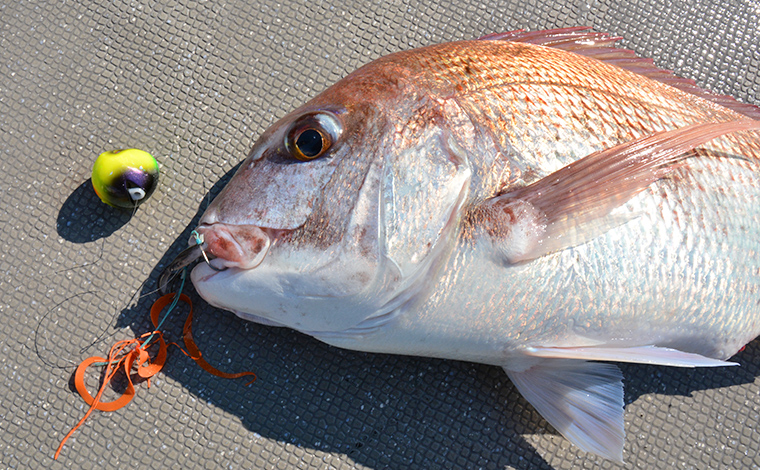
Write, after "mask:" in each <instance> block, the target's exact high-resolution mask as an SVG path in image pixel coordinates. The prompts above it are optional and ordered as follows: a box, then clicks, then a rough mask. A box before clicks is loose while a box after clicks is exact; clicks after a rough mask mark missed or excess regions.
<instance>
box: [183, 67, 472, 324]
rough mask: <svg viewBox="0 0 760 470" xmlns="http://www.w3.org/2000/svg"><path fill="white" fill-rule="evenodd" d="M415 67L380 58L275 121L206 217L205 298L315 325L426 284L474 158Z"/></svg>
mask: <svg viewBox="0 0 760 470" xmlns="http://www.w3.org/2000/svg"><path fill="white" fill-rule="evenodd" d="M408 75H409V71H408V70H407V69H404V68H403V67H401V66H400V65H399V63H398V61H395V62H394V61H393V60H391V61H390V62H388V58H385V59H384V60H382V61H380V63H371V64H369V65H368V66H365V67H364V68H362V69H359V70H357V71H356V72H354V73H353V74H351V75H349V76H348V77H346V78H344V79H343V80H341V81H339V82H338V83H336V84H335V85H333V86H332V87H330V88H328V89H327V90H325V91H324V92H323V93H322V94H321V95H319V96H317V97H316V98H314V99H313V100H311V101H310V102H308V103H306V104H305V105H303V106H302V107H300V108H298V109H296V110H295V111H293V112H291V113H290V114H288V115H286V116H285V117H283V118H282V119H281V120H279V121H278V122H277V123H275V124H274V125H273V126H272V127H270V128H269V129H268V130H267V131H266V132H264V134H263V135H262V136H261V137H260V138H259V140H258V141H257V142H256V143H255V145H254V146H253V148H252V150H251V152H250V154H249V156H248V157H247V158H246V160H245V161H244V162H243V163H242V164H241V166H240V168H239V169H238V171H237V172H236V174H235V175H234V176H233V178H232V179H231V180H230V181H229V183H228V184H227V185H226V187H225V188H224V189H223V190H222V192H221V193H220V194H219V195H218V196H217V197H216V198H215V199H214V201H213V202H212V203H211V204H210V205H209V207H208V209H207V210H206V212H205V213H204V214H203V216H202V217H201V220H200V224H199V227H198V228H197V232H198V233H199V234H200V235H202V237H203V240H204V241H203V247H204V250H205V252H206V253H207V254H209V255H211V258H213V259H211V261H210V263H209V264H204V263H201V264H199V265H197V266H196V267H195V268H194V270H193V273H192V281H193V283H194V285H195V287H196V289H197V290H198V292H199V293H200V295H201V296H202V297H204V298H205V299H206V300H207V301H208V302H209V303H211V304H212V305H215V306H218V307H221V308H225V309H228V310H232V311H234V312H236V313H238V314H239V315H240V316H243V317H244V318H248V319H252V320H255V321H260V322H262V323H268V324H277V325H283V326H288V327H291V328H294V329H297V330H300V331H305V332H312V333H316V332H338V331H344V330H347V329H350V328H352V327H356V326H357V325H359V324H361V322H363V321H365V320H367V319H370V318H373V317H377V316H378V315H382V314H383V312H387V311H389V310H392V309H393V308H395V307H397V306H398V305H399V304H400V303H402V302H403V301H405V300H408V298H410V297H412V296H413V291H414V290H415V289H414V287H413V286H417V285H419V284H420V283H419V282H418V281H419V280H420V279H421V278H423V277H424V276H422V275H421V273H422V272H424V271H426V270H427V269H429V267H430V266H431V265H432V264H433V263H431V260H432V259H433V258H434V256H431V254H432V253H433V252H435V251H436V246H437V245H438V242H439V241H440V240H442V239H444V238H447V239H448V238H450V237H447V236H444V232H446V233H448V232H447V230H448V231H450V230H449V229H450V228H451V226H452V225H453V220H454V217H453V216H452V211H454V210H455V209H456V207H454V206H457V207H458V204H460V203H461V199H462V193H463V187H464V186H465V181H466V179H467V177H468V175H469V169H468V167H467V165H466V164H465V162H463V161H462V158H461V155H459V154H457V155H452V153H456V152H452V148H453V147H456V146H455V145H454V144H452V143H451V142H450V140H451V139H449V138H448V135H449V134H448V133H447V131H446V130H445V129H444V127H445V126H442V123H441V122H440V119H438V118H440V113H438V114H436V113H435V112H431V111H419V109H418V108H426V106H428V105H420V103H421V102H423V101H424V102H426V103H428V104H429V103H432V101H431V100H429V99H422V98H420V96H419V94H415V93H412V92H410V90H409V87H410V86H411V85H410V84H411V83H413V80H404V76H408ZM407 78H408V77H407ZM433 107H435V108H436V109H437V108H438V107H440V105H435V106H433ZM431 113H432V114H431ZM431 115H434V116H438V118H434V119H431V118H429V116H431ZM192 243H193V242H192V240H191V244H192Z"/></svg>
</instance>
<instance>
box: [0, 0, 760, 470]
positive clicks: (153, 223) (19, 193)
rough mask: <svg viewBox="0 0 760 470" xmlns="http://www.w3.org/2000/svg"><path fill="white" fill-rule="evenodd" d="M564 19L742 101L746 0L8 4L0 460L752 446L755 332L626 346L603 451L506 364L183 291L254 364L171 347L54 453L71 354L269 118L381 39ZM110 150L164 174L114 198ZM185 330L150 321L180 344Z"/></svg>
mask: <svg viewBox="0 0 760 470" xmlns="http://www.w3.org/2000/svg"><path fill="white" fill-rule="evenodd" d="M97 3H100V4H99V5H98V4H97ZM579 24H581V25H589V26H593V27H594V28H595V29H596V30H597V31H606V32H610V33H612V34H615V35H619V36H623V37H624V38H625V41H624V42H623V45H624V46H625V47H628V48H631V49H634V50H636V51H637V52H638V53H639V54H640V55H643V56H650V57H653V58H654V59H655V60H656V62H657V64H659V65H660V66H662V67H665V68H671V69H675V70H676V72H677V73H678V74H680V75H681V76H684V77H688V78H693V79H696V80H697V81H698V83H699V84H700V85H701V86H703V87H706V88H709V89H712V90H713V91H715V92H719V93H725V94H730V95H733V96H735V97H737V98H739V99H741V100H743V101H746V102H751V103H754V104H760V26H759V25H760V2H758V1H757V0H728V1H722V0H704V1H701V0H687V1H684V2H670V1H665V0H634V1H622V0H577V1H568V2H553V1H547V0H539V1H538V2H527V1H521V0H511V1H495V0H484V1H474V0H455V1H453V2H443V1H438V2H435V1H421V2H418V1H411V0H409V1H393V2H371V1H364V2H362V1H343V0H341V1H336V0H327V1H321V0H311V1H302V0H297V1H293V0H284V1H273V0H261V1H256V2H252V1H248V2H243V1H226V2H224V1H200V2H183V1H165V2H140V1H131V2H127V1H116V2H70V1H67V2H44V1H37V2H22V1H12V2H4V3H2V4H1V5H0V234H1V235H2V248H0V293H1V295H2V297H1V299H0V466H1V467H2V468H19V469H26V468H61V467H66V468H78V469H80V468H81V469H96V468H97V469H105V468H188V469H191V468H272V469H286V468H303V469H305V468H315V469H316V468H319V469H353V468H366V469H384V468H390V469H435V468H455V469H469V468H487V469H496V468H498V469H501V468H521V469H527V468H539V469H549V468H556V469H571V468H629V469H630V468H637V469H650V468H694V469H707V468H716V469H717V468H758V467H760V455H759V452H760V451H759V449H760V396H759V393H760V379H758V375H760V342H758V341H755V342H753V343H751V344H750V345H748V347H747V348H746V349H745V350H744V351H743V352H742V353H740V354H739V355H738V356H737V357H736V360H737V361H739V362H741V363H742V367H733V368H719V369H703V370H686V369H675V368H665V367H648V366H633V365H631V366H622V369H623V372H624V374H625V377H626V380H625V385H626V395H625V402H626V413H625V420H626V430H627V436H626V445H625V459H626V461H627V465H626V466H620V465H617V464H614V463H612V462H608V461H604V460H602V459H600V458H597V457H594V456H591V455H587V454H585V453H583V452H581V451H579V450H578V449H577V448H575V447H573V446H571V445H570V444H569V443H568V441H566V440H565V439H564V438H562V437H561V436H559V435H558V434H556V432H555V431H554V430H552V429H551V427H550V426H548V425H547V424H546V422H545V421H543V419H542V418H541V417H540V416H539V415H538V414H537V413H536V411H534V410H533V408H532V407H531V406H529V405H528V404H527V403H526V402H525V401H524V400H523V399H522V398H521V397H520V396H519V395H518V393H517V391H516V390H515V388H514V386H513V385H512V384H511V383H510V382H509V380H508V379H507V378H506V376H505V375H504V373H503V372H502V371H501V369H499V368H496V367H491V366H484V365H478V364H470V363H461V362H454V361H443V360H432V359H421V358H410V357H396V356H385V355H372V354H362V353H356V352H351V351H343V350H338V349H336V348H332V347H329V346H326V345H324V344H321V343H319V342H317V341H315V340H313V339H311V338H308V337H306V336H303V335H301V334H298V333H295V332H293V331H290V330H285V329H277V328H270V327H264V326H258V325H255V324H250V323H246V322H244V321H242V320H240V319H238V318H236V317H235V316H234V315H232V314H230V313H227V312H224V311H221V310H218V309H214V308H212V307H210V306H208V305H207V304H206V303H205V302H203V301H202V300H201V299H200V298H198V296H197V295H196V294H195V293H194V291H193V290H192V289H190V293H191V296H192V298H193V300H194V303H195V316H196V318H195V323H194V334H195V338H196V340H197V342H198V343H199V346H200V347H201V349H202V351H203V353H204V355H205V357H206V358H207V359H208V360H209V361H210V362H212V363H214V364H216V365H218V366H219V367H221V368H223V369H225V370H230V371H239V370H249V369H250V370H254V371H255V372H256V373H257V374H258V381H257V382H256V383H255V384H254V385H252V386H250V387H246V386H245V385H244V384H245V380H244V379H238V380H224V379H219V378H216V377H213V376H211V375H209V374H207V373H205V372H204V371H202V370H201V369H199V368H198V367H196V366H195V364H194V363H193V362H192V361H191V360H190V359H188V358H187V357H185V356H184V355H183V354H181V353H180V352H179V351H178V350H177V349H172V350H171V352H170V357H169V361H168V365H167V367H166V368H165V370H164V371H163V372H161V373H160V374H159V375H158V376H157V377H156V378H155V379H153V381H152V383H151V387H150V388H147V386H146V384H142V385H140V386H139V387H138V388H139V389H138V392H137V396H136V398H135V399H134V401H133V402H132V403H131V404H130V405H129V406H127V407H126V408H124V409H122V410H119V411H117V412H113V413H101V412H97V413H95V414H94V415H93V416H92V417H91V418H90V419H89V420H88V421H87V423H86V424H85V425H84V426H83V427H82V428H81V429H80V430H79V431H77V432H76V433H75V434H74V436H73V437H72V438H71V439H70V440H69V441H68V442H67V444H66V446H65V447H64V449H63V452H62V454H61V457H60V458H59V460H57V461H54V460H52V456H53V453H54V452H55V449H56V447H57V446H58V444H59V442H60V441H61V439H62V438H63V436H64V435H65V434H66V433H67V432H68V430H69V429H70V428H71V427H72V426H73V425H74V424H76V422H77V421H78V420H79V419H80V418H81V416H82V415H83V414H84V412H85V410H86V406H85V404H84V403H83V401H82V400H81V399H80V398H79V397H78V396H77V395H75V393H74V392H73V391H72V385H71V377H72V373H73V370H74V364H76V363H78V362H79V361H80V360H82V359H83V358H85V357H87V356H91V355H103V354H105V352H106V351H107V348H108V346H110V345H111V344H112V343H113V342H114V341H116V340H119V339H126V338H131V337H134V336H135V335H139V334H142V333H144V332H146V331H148V329H149V323H148V310H149V308H150V304H151V303H152V302H153V300H155V298H156V297H157V295H156V294H155V293H154V292H153V290H154V288H155V283H156V279H157V277H158V274H159V272H160V271H161V269H162V268H163V267H165V266H166V265H167V263H168V262H169V261H170V260H171V259H172V258H173V257H174V256H175V255H176V254H177V253H178V252H179V251H180V250H181V249H182V247H184V246H185V244H186V242H187V239H188V235H189V232H190V230H192V228H193V227H194V226H195V224H196V222H197V217H198V216H199V214H200V211H202V209H203V207H204V204H205V203H204V197H205V196H206V195H207V194H209V192H211V193H212V194H215V193H216V192H218V190H219V188H220V185H219V183H218V182H219V180H220V179H221V178H223V177H224V176H225V175H226V174H227V173H228V172H229V171H230V170H231V169H232V168H233V167H234V166H235V165H236V164H237V162H239V161H240V160H242V158H243V157H244V156H245V155H246V154H247V151H248V149H249V148H250V146H251V145H252V143H253V142H254V140H255V139H256V138H257V136H259V135H260V134H261V132H263V130H264V129H266V127H267V126H268V125H270V124H271V123H273V122H274V121H275V120H276V119H277V118H278V117H280V116H282V115H284V114H285V113H286V112H288V111H289V110H291V109H293V108H294V107H296V106H297V105H298V104H300V103H302V102H304V101H305V100H307V99H308V98H309V97H311V96H314V95H315V94H317V93H318V92H320V91H321V90H323V89H324V88H325V87H326V86H328V85H329V84H331V83H333V82H334V81H336V80H337V79H339V78H340V77H342V76H344V75H345V74H346V73H348V72H349V71H351V70H353V69H355V68H357V67H358V66H360V65H362V64H364V63H366V62H368V61H370V60H372V59H374V58H377V57H379V56H381V55H384V54H387V53H389V52H394V51H398V50H402V49H408V48H413V47H417V46H422V45H427V44H432V43H438V42H444V41H450V40H457V39H466V38H473V37H478V36H481V35H483V34H486V33H491V32H496V31H505V30H512V29H517V28H526V29H544V28H552V27H564V26H574V25H579ZM129 147H136V148H141V149H144V150H147V151H149V152H151V153H152V154H153V155H155V156H156V157H157V159H158V161H159V163H160V165H161V170H162V173H161V179H160V185H159V188H158V190H157V191H156V193H155V194H154V195H153V197H152V198H151V199H150V200H149V201H148V202H146V203H145V204H144V205H143V206H142V207H141V208H140V209H139V210H138V211H137V212H136V214H134V216H133V217H130V214H128V213H122V212H119V211H116V210H113V209H112V208H109V207H107V206H105V205H104V204H102V203H101V202H100V201H99V200H98V199H97V197H96V196H95V195H94V193H93V191H92V190H91V186H90V182H89V176H90V171H91V168H92V164H93V161H94V159H95V158H96V157H97V155H98V154H99V153H101V152H103V151H105V150H109V149H116V148H129ZM143 283H145V284H143ZM135 294H137V296H136V297H134V296H135ZM181 328H182V327H181V320H180V319H179V317H177V319H176V320H173V321H172V322H170V324H169V325H168V326H166V327H165V328H164V329H165V330H166V331H167V335H168V336H169V339H172V340H174V341H178V340H179V337H180V335H181Z"/></svg>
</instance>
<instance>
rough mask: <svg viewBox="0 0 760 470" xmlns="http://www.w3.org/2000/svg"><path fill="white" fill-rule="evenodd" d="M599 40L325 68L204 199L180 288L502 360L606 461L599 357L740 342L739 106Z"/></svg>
mask: <svg viewBox="0 0 760 470" xmlns="http://www.w3.org/2000/svg"><path fill="white" fill-rule="evenodd" d="M614 41H615V39H614V38H610V37H609V36H607V35H605V34H600V33H591V32H587V31H585V30H583V29H581V28H573V29H564V30H555V31H544V32H537V33H524V32H512V33H505V34H497V35H490V36H487V37H484V38H481V39H480V40H472V41H459V42H452V43H447V44H440V45H433V46H429V47H424V48H421V49H415V50H410V51H405V52H398V53H395V54H391V55H389V56H386V57H383V58H380V59H378V60H375V61H374V62H371V63H369V64H368V65H366V66H364V67H362V68H360V69H359V70H357V71H355V72H354V73H352V74H350V75H348V76H347V77H346V78H344V79H342V80H340V81H339V82H338V83H336V84H335V85H333V86H332V87H330V88H328V89H327V90H325V91H324V92H323V93H321V94H320V95H318V96H317V97H315V98H314V99H312V100H311V101H309V102H308V103H306V104H304V105H303V106H302V107H300V108H298V109H296V110H295V111H293V112H291V113H290V114H288V115H286V116H285V117H284V118H282V119H281V120H280V121H279V122H277V123H275V124H274V125H273V126H272V127H271V128H269V129H268V130H267V131H266V132H265V133H264V134H263V135H262V136H261V137H260V139H259V140H258V142H256V144H255V145H254V147H253V149H252V150H251V153H250V155H249V156H248V158H247V159H246V160H245V161H244V162H243V163H242V166H241V167H240V169H239V170H238V172H237V173H236V175H235V176H234V177H233V178H232V180H231V181H230V182H229V183H228V184H227V186H226V187H225V189H224V190H223V191H222V193H221V194H220V195H219V196H218V197H217V198H216V199H215V200H214V201H213V203H212V204H211V205H210V206H209V208H208V210H207V211H206V212H205V214H204V215H203V217H202V218H201V221H200V225H199V227H198V228H197V232H198V233H199V234H200V235H201V237H202V238H203V240H204V241H203V244H202V245H199V249H201V248H202V249H203V250H204V252H205V253H206V254H207V255H208V257H209V258H211V261H210V263H201V264H199V265H198V266H196V267H195V268H194V270H193V272H192V280H193V283H194V284H195V287H196V289H197V290H198V292H199V293H200V295H201V296H203V297H204V298H205V299H206V300H207V301H208V302H209V303H211V304H212V305H215V306H218V307H220V308H224V309H228V310H232V311H234V312H235V313H237V314H238V315H240V316H241V317H243V318H245V319H248V320H252V321H256V322H259V323H264V324H269V325H279V326H286V327H290V328H293V329H296V330H299V331H301V332H304V333H306V334H309V335H312V336H314V337H316V338H318V339H320V340H322V341H324V342H326V343H329V344H332V345H336V346H339V347H342V348H348V349H355V350H362V351H374V352H384V353H398V354H408V355H420V356H431V357H440V358H450V359H459V360H466V361H476V362H482V363H487V364H494V365H498V366H501V367H503V368H504V370H505V371H506V372H507V374H508V375H509V377H510V378H511V380H512V381H513V382H514V383H515V385H516V387H517V388H518V390H519V391H520V392H521V393H522V394H523V395H524V396H525V398H526V399H527V400H528V401H529V402H530V403H531V404H532V405H533V406H535V408H536V409H537V410H538V411H539V412H540V413H541V414H542V415H543V416H544V417H545V418H546V419H547V421H548V422H549V423H551V424H552V425H553V426H554V427H555V428H556V429H557V430H558V431H559V432H561V433H562V434H563V435H564V436H565V437H567V438H568V439H569V440H571V441H572V442H573V443H575V444H576V445H578V446H579V447H580V448H582V449H584V450H586V451H589V452H593V453H596V454H599V455H601V456H604V457H606V458H609V459H613V460H618V461H620V460H622V458H623V443H624V433H623V385H622V381H621V380H622V376H621V373H620V371H619V369H618V368H617V367H616V366H615V365H613V364H610V362H635V363H646V364H661V365H669V366H681V367H700V366H719V365H728V364H731V363H729V362H725V361H726V360H727V359H728V358H730V357H731V356H732V355H733V354H735V353H736V352H737V351H738V350H739V349H740V348H741V347H742V346H743V345H744V344H746V343H747V342H748V341H751V340H752V339H754V338H755V337H756V336H758V334H760V307H759V305H758V304H760V130H759V129H760V121H758V120H757V119H759V118H760V110H758V109H757V108H755V107H754V106H751V105H747V104H741V103H739V102H737V101H734V100H733V99H731V98H728V97H724V96H717V95H712V94H710V93H708V92H706V91H704V90H701V89H699V88H697V87H696V86H694V85H693V83H691V82H689V81H687V80H684V79H680V78H677V77H674V76H673V75H671V74H669V73H668V72H666V71H663V70H660V69H657V68H656V67H654V66H653V65H652V64H651V62H650V61H647V60H644V59H640V58H638V57H636V56H635V55H634V54H633V53H632V52H630V51H625V50H621V49H617V48H615V47H614V45H613V43H614ZM192 243H195V242H192ZM599 361H603V362H599Z"/></svg>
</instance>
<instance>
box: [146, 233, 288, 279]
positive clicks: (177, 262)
mask: <svg viewBox="0 0 760 470" xmlns="http://www.w3.org/2000/svg"><path fill="white" fill-rule="evenodd" d="M290 232H292V230H283V229H272V228H266V227H259V226H257V225H234V224H225V223H221V222H215V223H201V224H200V225H199V226H198V228H196V229H195V230H193V232H192V235H191V237H190V240H189V241H188V243H189V244H190V246H189V247H188V248H186V249H185V250H183V251H182V252H181V253H180V254H179V255H177V257H176V258H174V260H173V261H172V262H171V263H170V264H169V265H168V266H167V267H166V269H164V271H163V272H162V273H161V276H160V277H159V282H158V285H159V289H160V290H161V292H162V293H166V292H168V291H169V290H170V285H169V284H170V282H171V280H172V279H173V278H174V277H175V276H176V275H177V273H178V272H179V271H181V270H182V269H184V268H186V267H187V266H190V265H191V264H193V263H194V262H196V261H198V260H200V259H203V260H204V261H205V262H206V263H207V264H208V265H209V267H210V268H211V269H213V270H214V271H225V270H227V269H229V268H238V269H240V270H248V269H254V268H256V267H257V266H259V265H260V264H261V262H262V261H264V258H265V257H266V256H267V254H268V253H269V249H270V248H271V247H272V246H273V245H274V244H276V242H277V241H278V240H280V239H282V238H284V237H285V236H286V235H287V234H289V233H290Z"/></svg>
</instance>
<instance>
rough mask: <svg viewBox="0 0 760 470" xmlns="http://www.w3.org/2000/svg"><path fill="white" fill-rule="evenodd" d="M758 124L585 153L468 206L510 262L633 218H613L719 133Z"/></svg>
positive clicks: (710, 126)
mask: <svg viewBox="0 0 760 470" xmlns="http://www.w3.org/2000/svg"><path fill="white" fill-rule="evenodd" d="M757 129H760V121H750V120H748V121H731V122H720V123H707V124H694V125H690V126H687V127H683V128H680V129H676V130H672V131H665V132H658V133H655V134H652V135H649V136H646V137H642V138H640V139H636V140H633V141H631V142H626V143H624V144H621V145H618V146H615V147H612V148H610V149H607V150H604V151H601V152H596V153H593V154H591V155H588V156H586V157H584V158H582V159H580V160H578V161H576V162H574V163H571V164H570V165H567V166H566V167H564V168H562V169H560V170H558V171H556V172H554V173H552V174H551V175H549V176H547V177H545V178H543V179H541V180H539V181H537V182H535V183H533V184H531V185H529V186H526V187H523V188H519V189H516V190H514V191H511V192H509V193H506V194H503V195H500V196H496V197H494V198H491V199H488V200H486V201H484V202H483V203H482V204H481V205H480V206H479V207H477V208H476V209H474V210H473V211H472V218H473V220H474V223H475V225H476V226H480V227H482V228H483V229H484V230H485V233H487V234H488V235H489V236H490V237H491V239H492V240H493V242H494V246H495V247H496V248H497V250H498V251H499V252H500V253H501V255H502V256H503V257H504V258H505V260H506V261H507V262H510V263H516V262H520V261H527V260H531V259H535V258H538V257H540V256H543V255H546V254H548V253H551V252H554V251H559V250H562V249H565V248H569V247H572V246H576V245H580V244H582V243H585V242H587V241H589V240H592V239H593V238H595V237H597V236H599V235H601V234H603V233H605V232H606V231H608V230H610V229H612V228H615V227H617V226H619V225H621V224H623V223H625V222H628V221H629V220H630V219H631V218H632V217H634V216H632V215H629V216H621V215H611V214H610V212H611V211H612V210H613V209H615V208H617V207H619V206H621V205H623V204H624V203H625V202H627V201H628V200H630V199H631V198H632V197H634V196H635V195H637V194H638V193H640V192H641V191H643V190H644V189H645V188H646V187H647V186H649V185H650V184H652V183H653V182H655V181H657V180H658V179H660V178H663V177H664V176H666V175H667V174H668V173H670V172H672V171H673V170H675V169H676V168H679V167H680V166H682V165H683V160H685V159H686V158H688V157H689V156H691V154H690V152H692V151H693V150H694V149H695V148H697V147H698V146H700V145H703V144H705V143H707V142H709V141H710V140H712V139H715V138H716V137H720V136H723V135H726V134H730V133H733V132H738V131H746V130H757Z"/></svg>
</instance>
